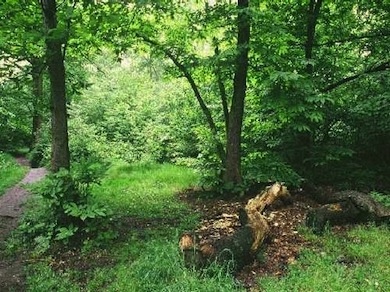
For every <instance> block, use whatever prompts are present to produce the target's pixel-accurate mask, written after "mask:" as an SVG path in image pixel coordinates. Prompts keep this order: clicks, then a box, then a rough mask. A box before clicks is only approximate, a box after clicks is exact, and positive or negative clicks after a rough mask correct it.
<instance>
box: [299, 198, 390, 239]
mask: <svg viewBox="0 0 390 292" xmlns="http://www.w3.org/2000/svg"><path fill="white" fill-rule="evenodd" d="M329 202H330V204H326V205H324V206H322V207H320V208H317V209H313V210H311V211H310V212H309V213H308V214H307V217H306V225H307V226H308V227H310V228H312V229H313V232H314V233H316V234H322V233H323V231H324V229H325V227H326V226H327V225H329V226H334V225H344V224H349V223H364V222H375V223H389V222H390V209H389V208H386V207H385V206H382V205H381V204H379V203H378V202H376V201H375V200H374V199H373V198H371V196H370V195H368V194H364V193H360V192H356V191H343V192H338V193H335V194H333V195H332V196H330V197H329Z"/></svg>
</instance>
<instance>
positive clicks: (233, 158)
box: [223, 0, 250, 185]
mask: <svg viewBox="0 0 390 292" xmlns="http://www.w3.org/2000/svg"><path fill="white" fill-rule="evenodd" d="M248 2H249V1H248V0H239V1H238V17H237V21H238V38H237V50H238V57H237V61H236V72H235V74H234V83H233V98H232V104H231V109H230V113H229V122H228V132H227V143H226V162H225V172H224V175H223V181H224V183H225V184H227V185H231V184H232V185H237V184H240V183H241V182H242V177H241V130H242V121H243V116H244V104H245V96H246V79H247V74H248V53H249V39H250V20H249V12H248V6H249V3H248Z"/></svg>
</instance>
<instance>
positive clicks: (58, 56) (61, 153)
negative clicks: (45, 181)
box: [41, 0, 70, 172]
mask: <svg viewBox="0 0 390 292" xmlns="http://www.w3.org/2000/svg"><path fill="white" fill-rule="evenodd" d="M41 5H42V11H43V16H44V21H45V25H46V28H47V32H48V33H47V36H46V58H47V65H48V71H49V78H50V88H51V90H50V93H51V115H52V117H51V132H52V159H51V169H52V171H54V172H56V171H58V170H59V169H60V168H66V169H69V168H70V155H69V144H68V124H67V110H66V94H65V66H64V59H63V53H62V44H63V40H62V38H61V37H59V36H58V34H59V33H58V31H57V30H56V28H57V7H56V1H55V0H41Z"/></svg>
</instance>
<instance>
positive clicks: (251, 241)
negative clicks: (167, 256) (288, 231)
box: [179, 183, 290, 271]
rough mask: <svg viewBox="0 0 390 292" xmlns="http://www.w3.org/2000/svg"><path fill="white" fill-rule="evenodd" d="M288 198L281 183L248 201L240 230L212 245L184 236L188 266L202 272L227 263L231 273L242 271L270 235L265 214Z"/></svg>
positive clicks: (184, 251) (182, 241) (184, 252)
mask: <svg viewBox="0 0 390 292" xmlns="http://www.w3.org/2000/svg"><path fill="white" fill-rule="evenodd" d="M289 196H290V194H289V192H288V190H287V188H286V187H285V186H282V185H281V184H280V183H275V184H274V185H272V186H270V187H267V188H266V189H265V190H264V191H263V192H261V193H260V194H259V195H257V196H256V197H255V198H253V199H251V200H249V201H248V203H247V205H246V206H245V209H244V210H242V212H241V213H240V222H241V227H240V228H239V229H238V230H237V231H236V232H235V233H234V234H233V235H232V236H229V237H226V238H222V239H220V240H217V241H216V242H214V243H213V244H206V245H202V246H198V245H197V244H196V240H195V238H194V236H192V235H191V234H188V233H187V234H184V235H182V236H181V238H180V241H179V248H180V250H181V252H182V254H183V257H184V263H185V265H186V266H187V267H194V268H197V269H199V268H203V267H205V266H207V265H208V264H210V263H211V262H217V263H219V264H223V265H225V264H228V265H229V267H230V269H231V270H232V271H238V270H240V269H241V268H243V267H244V266H245V265H246V264H249V263H250V262H251V261H252V260H253V259H254V257H255V255H256V254H257V252H258V250H259V249H260V247H261V245H262V243H263V241H264V239H265V238H266V236H267V234H268V232H269V226H268V221H267V219H266V218H265V217H264V216H263V215H262V212H263V211H264V209H265V208H266V207H267V206H269V205H271V204H272V203H273V202H275V201H276V200H278V199H280V198H285V197H289Z"/></svg>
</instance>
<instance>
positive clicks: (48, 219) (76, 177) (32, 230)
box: [18, 164, 115, 253]
mask: <svg viewBox="0 0 390 292" xmlns="http://www.w3.org/2000/svg"><path fill="white" fill-rule="evenodd" d="M81 168H82V169H84V170H85V171H82V172H77V171H76V172H74V173H72V174H71V173H70V172H69V171H67V170H64V169H61V170H60V171H59V172H57V173H53V174H50V175H48V177H47V178H46V179H45V180H44V181H43V182H42V183H40V184H39V185H38V186H37V187H36V188H35V190H34V191H35V192H36V194H37V195H38V196H37V197H36V198H35V202H33V203H32V204H33V205H35V206H34V207H32V208H31V211H30V212H27V214H26V215H25V216H24V218H23V220H22V223H21V224H20V226H19V227H18V232H19V233H20V235H21V237H22V238H23V240H24V242H25V243H26V244H28V245H30V246H32V247H34V249H35V251H36V252H37V253H42V252H45V251H47V249H48V248H50V247H51V246H52V244H53V243H54V242H55V241H60V242H63V243H65V244H71V245H79V244H81V243H83V242H88V239H89V238H91V237H92V238H93V237H95V238H96V236H97V234H98V233H99V234H100V235H102V234H103V233H104V234H105V235H107V236H105V237H108V238H113V237H114V236H115V233H114V232H111V231H109V230H107V227H108V222H109V221H110V215H111V211H110V210H109V209H108V208H107V207H105V206H103V205H102V204H99V203H97V202H95V201H94V198H93V197H92V195H91V191H90V189H91V187H92V185H93V184H96V183H98V182H99V180H98V176H97V174H98V171H100V168H98V167H97V166H96V165H93V164H91V165H87V166H86V164H85V165H84V166H82V167H81ZM97 170H98V171H97ZM100 237H101V238H102V239H103V237H104V236H100ZM102 243H104V242H102Z"/></svg>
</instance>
